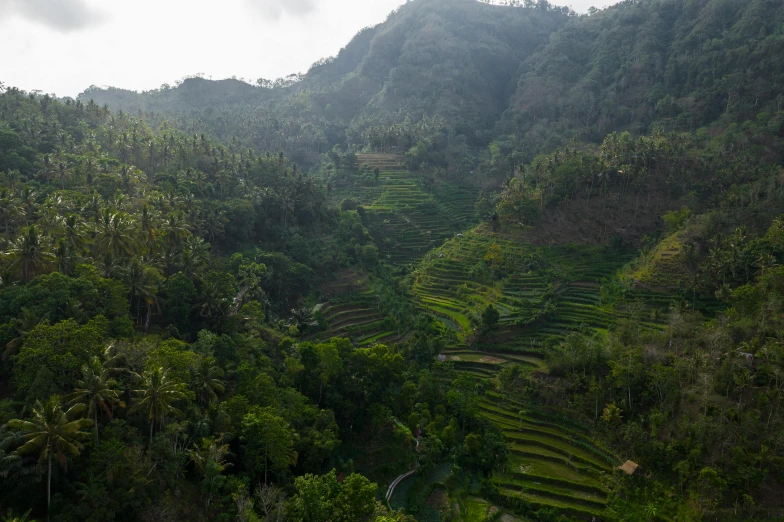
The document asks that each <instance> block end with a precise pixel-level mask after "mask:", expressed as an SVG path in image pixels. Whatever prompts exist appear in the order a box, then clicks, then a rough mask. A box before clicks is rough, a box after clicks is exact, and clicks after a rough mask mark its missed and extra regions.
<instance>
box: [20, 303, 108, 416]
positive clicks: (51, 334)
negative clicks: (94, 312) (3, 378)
mask: <svg viewBox="0 0 784 522" xmlns="http://www.w3.org/2000/svg"><path fill="white" fill-rule="evenodd" d="M106 327H107V321H106V319H105V318H103V317H102V316H98V317H96V318H95V319H93V320H91V321H90V322H89V323H87V324H85V325H84V326H80V325H79V324H78V323H77V322H76V321H74V320H73V319H68V320H66V321H61V322H59V323H57V324H55V325H53V326H49V325H47V324H39V325H38V326H36V327H35V328H34V329H33V330H32V331H31V332H30V333H29V334H28V335H27V336H26V337H25V340H24V343H23V344H22V348H21V350H20V351H19V354H18V355H16V356H14V366H13V382H14V387H15V389H16V390H17V393H18V394H19V396H20V398H23V399H24V400H25V401H27V402H28V403H32V402H35V401H36V400H45V399H46V398H47V397H49V396H51V395H56V394H65V393H70V392H71V391H72V390H73V389H74V388H75V387H76V384H77V381H78V380H79V377H80V376H81V368H82V366H83V365H85V364H87V363H88V362H89V361H90V360H91V359H92V358H93V357H97V356H99V355H100V354H102V353H103V341H104V336H105V335H106Z"/></svg>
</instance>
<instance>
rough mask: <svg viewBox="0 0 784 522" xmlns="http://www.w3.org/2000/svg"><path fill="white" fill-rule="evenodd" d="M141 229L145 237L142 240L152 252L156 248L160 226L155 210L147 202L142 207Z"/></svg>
mask: <svg viewBox="0 0 784 522" xmlns="http://www.w3.org/2000/svg"><path fill="white" fill-rule="evenodd" d="M139 229H140V232H141V236H142V238H143V239H142V242H143V243H144V244H145V245H146V246H147V251H148V252H149V253H152V251H153V249H154V248H155V240H156V239H157V237H158V228H157V226H156V215H155V211H153V209H152V208H151V207H150V205H147V204H145V205H144V206H143V207H142V212H141V217H140V218H139Z"/></svg>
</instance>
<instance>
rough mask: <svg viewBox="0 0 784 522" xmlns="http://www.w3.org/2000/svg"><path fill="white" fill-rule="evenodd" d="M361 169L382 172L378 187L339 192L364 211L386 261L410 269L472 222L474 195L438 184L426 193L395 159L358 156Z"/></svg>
mask: <svg viewBox="0 0 784 522" xmlns="http://www.w3.org/2000/svg"><path fill="white" fill-rule="evenodd" d="M357 161H358V164H359V167H360V168H364V169H367V170H369V171H372V170H373V169H374V168H376V167H378V169H379V171H380V176H379V178H378V181H377V182H374V183H372V184H371V183H368V184H365V185H359V186H357V185H354V186H352V187H348V188H345V189H341V190H339V191H337V193H339V194H340V195H341V197H354V198H356V199H357V200H358V201H360V202H361V203H362V205H363V207H364V208H365V217H364V222H365V225H366V226H367V227H368V230H369V231H370V233H371V235H372V236H373V237H374V238H375V239H376V245H377V246H378V248H379V253H380V255H381V256H382V258H383V259H385V260H387V261H389V262H391V263H395V264H402V263H409V262H411V261H414V260H417V259H419V258H421V257H423V256H424V255H425V254H426V253H427V252H428V251H430V250H431V249H433V248H435V247H437V246H439V245H441V243H443V241H444V240H445V239H446V238H449V237H451V236H452V235H454V234H455V233H457V232H459V231H460V230H462V229H464V228H466V227H468V226H470V225H471V224H472V223H473V222H474V220H475V215H474V202H475V201H476V193H477V191H476V189H475V188H473V187H456V186H454V185H452V184H450V183H447V182H439V183H438V184H437V185H436V186H434V188H433V189H432V190H431V191H430V192H428V191H425V190H424V189H423V187H422V177H423V175H420V174H413V173H411V172H409V171H408V170H407V169H406V167H405V165H404V162H403V158H402V157H401V156H398V155H393V154H357Z"/></svg>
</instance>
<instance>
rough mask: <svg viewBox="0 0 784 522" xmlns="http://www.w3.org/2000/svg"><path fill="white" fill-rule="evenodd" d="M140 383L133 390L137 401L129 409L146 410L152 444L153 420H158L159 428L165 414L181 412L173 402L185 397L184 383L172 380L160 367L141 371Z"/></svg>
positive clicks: (161, 425) (161, 427)
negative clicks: (138, 386)
mask: <svg viewBox="0 0 784 522" xmlns="http://www.w3.org/2000/svg"><path fill="white" fill-rule="evenodd" d="M142 385H143V387H142V388H141V389H139V390H134V394H136V395H137V396H138V397H139V401H138V402H137V403H136V404H135V405H134V406H133V408H131V410H141V409H144V410H146V411H147V420H148V421H149V422H150V443H151V444H152V432H153V425H154V424H155V422H158V427H159V429H163V419H164V417H166V415H168V414H174V415H180V414H181V412H180V410H178V409H177V408H175V407H174V406H173V404H174V403H175V402H177V401H178V400H180V399H182V398H183V397H185V394H184V393H183V388H184V385H183V384H180V383H178V382H176V381H174V380H172V379H171V378H170V377H169V376H168V375H167V374H166V370H164V369H163V368H162V367H157V368H153V369H151V370H146V371H145V372H144V373H142Z"/></svg>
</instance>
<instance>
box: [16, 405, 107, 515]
mask: <svg viewBox="0 0 784 522" xmlns="http://www.w3.org/2000/svg"><path fill="white" fill-rule="evenodd" d="M85 410H86V406H85V405H84V404H76V405H74V406H71V407H70V408H69V409H68V410H63V407H62V405H61V404H60V397H58V396H57V395H53V396H51V397H49V400H48V401H46V403H44V404H41V402H40V401H36V403H35V406H33V411H32V416H31V418H30V419H29V420H23V419H14V420H11V421H9V422H8V426H9V427H10V428H11V429H14V430H18V431H21V432H22V433H23V434H24V435H23V437H24V439H25V443H24V444H23V445H22V446H20V447H19V449H18V450H17V452H18V453H19V454H21V455H31V454H36V453H37V454H38V469H40V467H41V465H42V464H43V463H44V462H46V463H47V476H46V509H47V511H49V509H50V508H51V505H52V457H53V456H55V457H57V461H58V462H59V463H60V465H61V466H63V467H64V468H65V467H66V465H67V462H68V457H69V456H76V455H79V453H80V452H81V450H82V448H83V446H82V444H81V442H80V441H81V440H82V439H84V438H85V437H86V436H87V435H88V434H87V432H85V431H84V429H85V428H89V427H90V425H91V424H92V421H91V420H89V419H85V418H82V414H83V413H84V411H85Z"/></svg>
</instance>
